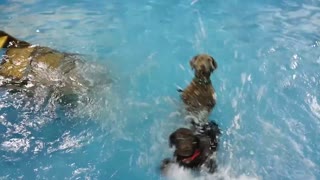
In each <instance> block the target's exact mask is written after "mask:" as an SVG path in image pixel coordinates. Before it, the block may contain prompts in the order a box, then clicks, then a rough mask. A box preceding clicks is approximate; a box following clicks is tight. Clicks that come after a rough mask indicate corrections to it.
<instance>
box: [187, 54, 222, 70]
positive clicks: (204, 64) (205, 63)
mask: <svg viewBox="0 0 320 180" xmlns="http://www.w3.org/2000/svg"><path fill="white" fill-rule="evenodd" d="M190 66H191V68H192V69H193V70H195V72H202V73H205V74H211V73H212V72H213V71H214V70H215V69H217V68H218V64H217V62H216V61H215V60H214V59H213V57H211V56H210V55H208V54H199V55H196V56H195V57H193V58H192V59H191V61H190Z"/></svg>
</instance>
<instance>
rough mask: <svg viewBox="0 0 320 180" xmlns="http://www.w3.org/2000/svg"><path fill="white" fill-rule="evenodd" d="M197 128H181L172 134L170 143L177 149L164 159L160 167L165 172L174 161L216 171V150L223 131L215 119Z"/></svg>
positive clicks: (184, 165)
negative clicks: (171, 155) (170, 156)
mask: <svg viewBox="0 0 320 180" xmlns="http://www.w3.org/2000/svg"><path fill="white" fill-rule="evenodd" d="M197 128H198V131H193V130H191V129H188V128H179V129H177V130H176V131H174V132H173V133H172V134H171V135H170V137H169V145H170V147H173V146H174V147H175V151H174V155H173V158H166V159H164V160H163V161H162V164H161V167H160V169H161V172H162V173H163V174H166V172H167V171H168V168H170V165H172V164H173V163H176V164H178V165H179V166H181V167H184V168H188V169H192V170H200V168H201V167H204V168H205V169H206V170H207V172H209V173H214V172H215V171H216V169H217V164H216V160H215V152H216V151H217V149H218V143H219V136H220V134H221V131H220V129H219V127H218V125H217V124H216V123H215V122H213V121H210V122H209V123H207V124H205V125H201V128H199V127H197Z"/></svg>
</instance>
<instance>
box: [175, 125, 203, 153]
mask: <svg viewBox="0 0 320 180" xmlns="http://www.w3.org/2000/svg"><path fill="white" fill-rule="evenodd" d="M169 143H170V147H172V146H175V147H176V151H175V153H176V154H177V155H178V156H184V157H188V156H191V155H192V154H193V153H194V151H195V149H196V148H197V146H198V145H199V139H198V138H197V137H196V136H195V135H193V133H192V131H191V130H190V129H187V128H179V129H178V130H176V131H175V132H173V133H172V134H171V135H170V138H169Z"/></svg>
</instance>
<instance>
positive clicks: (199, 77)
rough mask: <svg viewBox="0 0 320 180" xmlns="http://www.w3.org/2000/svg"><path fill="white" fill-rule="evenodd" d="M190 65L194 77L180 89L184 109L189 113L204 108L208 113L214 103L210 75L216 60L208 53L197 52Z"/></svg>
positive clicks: (215, 66) (215, 65) (213, 91)
mask: <svg viewBox="0 0 320 180" xmlns="http://www.w3.org/2000/svg"><path fill="white" fill-rule="evenodd" d="M190 66H191V68H192V69H193V70H194V78H193V80H192V82H191V83H190V84H189V86H187V88H185V89H184V90H181V91H180V92H182V93H181V98H182V100H183V102H184V104H185V105H186V110H187V111H188V112H191V113H199V112H201V111H204V110H205V111H207V112H208V113H210V112H211V111H212V109H213V107H214V106H215V104H216V94H215V90H214V88H213V86H212V84H211V80H210V75H211V73H212V72H213V71H214V70H216V69H217V67H218V65H217V62H216V61H215V60H214V59H213V58H212V57H211V56H210V55H208V54H199V55H197V56H195V57H194V58H193V59H192V60H191V61H190Z"/></svg>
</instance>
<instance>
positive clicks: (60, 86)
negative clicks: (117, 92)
mask: <svg viewBox="0 0 320 180" xmlns="http://www.w3.org/2000/svg"><path fill="white" fill-rule="evenodd" d="M0 48H3V49H4V50H5V53H4V55H3V58H2V62H1V65H0V77H1V78H2V79H1V83H0V87H6V88H9V89H11V91H10V92H21V91H26V90H27V91H28V92H29V93H28V94H29V95H30V94H33V92H34V89H35V88H36V87H44V88H48V89H49V90H48V91H50V92H52V93H54V94H55V96H60V97H63V99H64V100H67V101H68V100H70V99H73V100H72V101H74V100H75V101H77V97H78V95H79V94H81V93H85V92H88V91H89V90H90V89H92V87H94V86H97V85H99V84H104V83H110V82H111V79H109V78H108V77H107V74H106V73H105V72H102V71H103V70H102V71H101V72H99V70H98V66H97V67H95V68H92V67H93V64H89V63H86V62H84V61H83V60H82V58H81V57H80V56H79V55H78V54H71V53H66V52H60V51H57V50H54V49H51V48H49V47H43V46H35V45H32V44H31V43H28V42H26V41H22V40H19V39H17V38H15V37H13V36H11V35H9V34H8V33H6V32H4V31H0ZM90 68H92V69H91V70H90ZM93 73H100V76H104V77H100V78H97V77H90V74H93ZM104 73H105V74H104ZM98 79H99V80H98ZM101 81H103V82H101Z"/></svg>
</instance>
